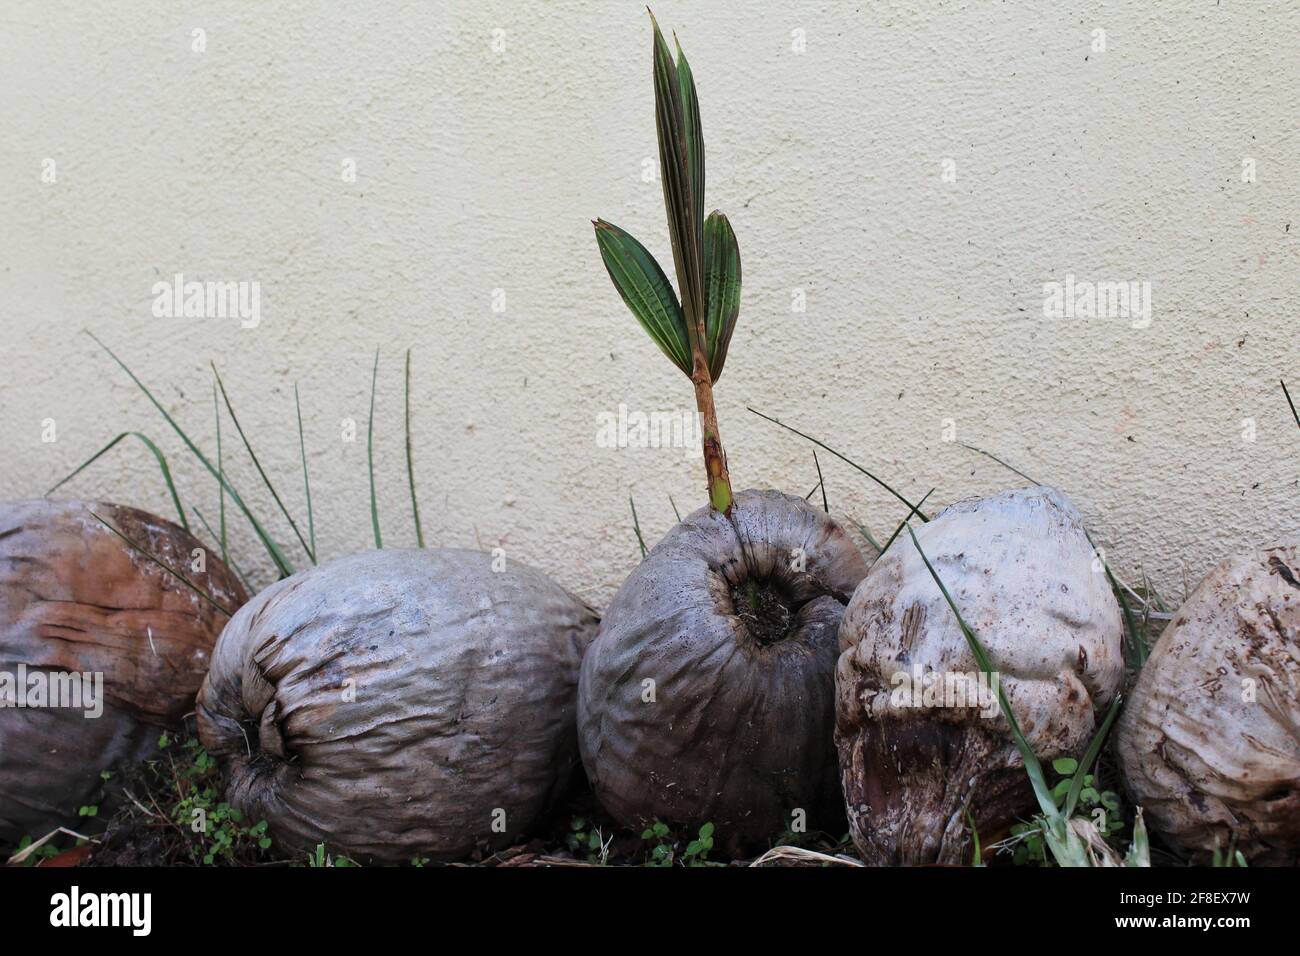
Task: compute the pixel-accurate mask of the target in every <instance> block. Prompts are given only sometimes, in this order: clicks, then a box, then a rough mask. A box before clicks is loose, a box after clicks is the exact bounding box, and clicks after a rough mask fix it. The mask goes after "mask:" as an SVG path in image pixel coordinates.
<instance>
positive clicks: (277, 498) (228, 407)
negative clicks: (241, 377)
mask: <svg viewBox="0 0 1300 956" xmlns="http://www.w3.org/2000/svg"><path fill="white" fill-rule="evenodd" d="M208 364H209V365H211V366H212V374H213V375H215V376H216V377H217V388H219V389H220V390H221V399H222V401H223V402H225V404H226V412H227V413H228V414H229V415H230V420H231V421H232V422H234V423H235V431H237V432H238V433H239V438H240V440H241V441H243V443H244V448H245V449H246V450H247V451H248V457H249V458H251V459H253V467H255V468H256V469H257V473H258V474H259V475H261V476H262V482H263V483H264V484H265V485H266V490H267V491H269V492H270V493H271V498H272V499H274V501H275V504H276V507H278V508H279V509H280V514H282V515H284V519H285V520H286V521H288V522H289V527H290V528H292V529H293V533H294V536H295V537H297V539H298V543H299V544H300V545H302V549H303V550H304V551H306V552H307V557H308V559H309V560H310V561H311V563H312V564H315V563H316V555H315V554H314V553H313V552H312V549H311V546H310V545H309V544H307V539H306V538H304V537H303V536H302V532H301V531H299V530H298V522H296V521H294V520H293V515H291V514H290V513H289V509H288V508H286V507H285V505H284V502H283V501H281V500H280V495H279V493H278V492H277V491H276V490H275V485H273V484H271V478H270V476H269V475H267V473H266V469H265V468H263V467H262V463H261V462H260V461H258V459H257V453H256V452H255V451H253V445H252V443H251V442H250V441H249V440H248V436H247V435H246V434H244V426H243V425H241V424H239V416H237V415H236V414H235V406H234V405H232V404H231V403H230V396H229V395H228V394H226V383H225V382H223V381H222V380H221V373H220V372H218V371H217V363H216V362H209V363H208Z"/></svg>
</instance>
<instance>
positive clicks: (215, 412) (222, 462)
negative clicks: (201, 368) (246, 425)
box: [212, 380, 230, 562]
mask: <svg viewBox="0 0 1300 956" xmlns="http://www.w3.org/2000/svg"><path fill="white" fill-rule="evenodd" d="M212 418H213V420H214V421H215V422H216V426H217V474H218V476H219V477H218V478H217V500H218V506H217V507H218V508H219V514H218V515H217V517H218V519H219V520H220V522H221V560H222V561H227V562H228V561H229V559H230V554H229V552H228V550H227V548H226V489H225V486H224V485H223V484H222V479H223V478H224V477H225V474H226V459H225V455H223V454H222V451H221V405H220V404H219V403H218V402H217V383H216V381H215V380H214V381H213V383H212Z"/></svg>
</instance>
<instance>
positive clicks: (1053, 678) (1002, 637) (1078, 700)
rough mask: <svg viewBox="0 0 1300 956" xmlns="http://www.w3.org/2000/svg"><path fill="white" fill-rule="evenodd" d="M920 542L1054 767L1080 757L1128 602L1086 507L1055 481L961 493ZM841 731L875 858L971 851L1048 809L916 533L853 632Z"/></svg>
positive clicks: (895, 553) (863, 605) (948, 856)
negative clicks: (1036, 810)
mask: <svg viewBox="0 0 1300 956" xmlns="http://www.w3.org/2000/svg"><path fill="white" fill-rule="evenodd" d="M914 527H915V530H916V537H917V539H918V540H919V541H920V543H921V547H922V548H923V549H924V551H925V554H926V556H927V557H928V558H929V559H930V561H931V563H932V564H933V565H934V568H935V570H936V571H937V572H938V575H939V577H940V579H941V580H942V581H943V582H944V585H945V586H946V587H947V589H948V591H949V593H950V594H951V595H952V597H953V600H954V601H955V603H956V604H957V606H958V608H960V609H961V612H962V615H963V617H964V618H965V620H966V622H967V624H968V625H970V627H971V628H972V629H973V630H974V631H975V633H976V634H977V635H978V636H979V638H980V640H981V641H982V642H983V643H984V645H985V647H986V648H987V649H988V652H989V655H990V656H991V658H992V660H993V663H994V666H995V668H996V670H997V671H998V673H999V679H1000V681H1001V684H1002V687H1003V688H1004V689H1005V691H1006V694H1007V697H1008V699H1009V700H1010V703H1011V706H1012V708H1013V709H1014V712H1015V714H1016V717H1017V719H1018V720H1019V722H1020V726H1021V729H1022V730H1023V732H1024V734H1025V736H1026V738H1027V739H1028V741H1029V744H1030V746H1031V747H1033V749H1034V752H1035V753H1036V754H1037V755H1038V757H1039V758H1040V759H1042V760H1043V761H1045V762H1046V761H1050V760H1052V759H1054V758H1056V757H1059V756H1063V755H1074V756H1078V755H1079V754H1080V753H1081V752H1082V750H1083V749H1084V748H1085V747H1086V746H1087V743H1088V740H1089V739H1090V738H1091V736H1092V734H1093V731H1094V729H1095V728H1096V726H1097V724H1098V723H1099V721H1100V717H1101V715H1102V713H1103V712H1104V710H1105V708H1106V706H1107V705H1108V704H1109V703H1110V702H1111V700H1112V698H1113V697H1114V696H1115V694H1116V693H1117V692H1118V690H1119V687H1120V681H1121V678H1122V672H1123V661H1122V655H1121V637H1122V628H1121V622H1120V611H1119V607H1118V605H1117V604H1116V601H1115V598H1114V595H1113V594H1112V593H1111V590H1110V588H1109V586H1108V584H1107V579H1106V575H1105V573H1104V571H1103V569H1102V567H1101V565H1100V563H1099V562H1096V563H1094V562H1095V559H1094V555H1093V549H1092V546H1091V545H1090V544H1089V542H1088V538H1087V536H1086V535H1085V533H1084V529H1083V524H1082V522H1081V520H1080V518H1079V515H1078V513H1077V512H1076V511H1075V509H1074V507H1073V506H1072V505H1071V504H1070V502H1069V501H1068V500H1067V499H1066V497H1065V496H1064V495H1062V494H1061V493H1060V492H1058V491H1055V490H1053V489H1051V488H1047V487H1042V486H1038V487H1031V488H1021V489H1017V490H1014V491H1007V492H1003V493H1001V494H997V495H993V496H991V497H988V498H978V499H970V500H966V501H960V502H958V503H956V504H954V505H952V506H951V507H949V508H947V509H945V510H944V511H942V512H941V513H940V514H939V515H937V516H936V517H935V518H934V519H933V520H931V521H930V522H928V523H925V524H921V523H919V522H917V523H916V524H915V525H914ZM839 638H840V647H841V648H842V649H843V653H842V654H841V655H840V658H839V664H838V668H837V671H836V675H835V684H836V692H837V696H836V723H835V740H836V743H837V745H838V748H839V756H840V767H841V772H842V779H843V785H844V797H845V802H846V805H847V810H848V815H849V824H850V829H851V832H852V835H853V841H854V843H855V844H856V845H857V847H858V850H859V851H860V852H861V854H862V856H863V858H864V859H865V860H867V861H868V862H869V863H873V864H920V863H930V862H942V863H954V862H958V861H960V860H964V859H967V858H968V856H969V849H968V845H969V827H968V823H967V821H966V819H965V816H964V811H965V810H966V809H967V807H969V810H970V812H971V814H972V816H973V818H974V822H975V825H976V828H977V829H978V831H979V833H980V835H981V838H982V839H983V840H984V841H985V842H986V843H987V842H988V841H989V840H990V839H993V838H996V837H997V836H998V835H999V834H1001V833H1002V832H1004V831H1005V829H1006V828H1007V827H1008V826H1009V825H1010V824H1011V823H1012V822H1014V821H1015V819H1016V818H1017V817H1018V816H1020V815H1022V814H1026V813H1028V812H1030V811H1032V809H1033V806H1034V798H1033V795H1032V792H1031V791H1030V789H1029V786H1028V782H1027V778H1026V776H1025V771H1024V765H1023V762H1022V760H1021V758H1020V755H1019V753H1018V751H1017V749H1016V746H1015V742H1014V741H1013V739H1012V736H1011V731H1010V725H1009V724H1008V723H1007V721H1006V719H1005V718H1004V717H1003V716H1002V715H1001V713H1000V711H999V708H998V704H997V700H996V697H995V695H994V687H993V685H992V684H991V683H989V682H988V681H987V680H986V679H985V678H984V677H983V675H982V674H981V672H980V668H979V665H978V664H977V663H976V661H975V658H974V656H973V655H972V653H971V651H970V647H969V645H968V643H967V641H966V638H965V636H964V635H963V634H962V631H961V629H960V626H959V624H958V622H957V618H956V617H955V616H954V615H953V613H952V609H951V608H950V607H949V606H948V603H947V602H946V601H945V599H944V597H943V595H942V593H941V592H940V590H939V588H938V586H937V585H936V584H935V582H934V578H933V577H932V576H931V575H930V572H929V571H928V570H927V569H926V567H925V564H924V562H923V561H922V559H921V555H920V554H919V553H918V551H917V549H916V547H915V545H914V544H913V543H912V541H911V539H910V537H908V536H906V535H902V536H899V538H898V539H897V540H896V541H895V542H894V543H893V545H891V546H890V548H889V549H888V550H887V551H886V552H885V553H884V555H883V556H882V557H881V558H880V559H879V560H877V561H876V563H875V564H874V565H873V566H872V568H871V571H870V573H869V574H868V575H867V576H866V578H865V579H864V580H863V582H862V584H861V585H860V586H859V587H858V589H857V591H856V592H855V593H854V595H853V600H852V601H851V602H850V603H849V606H848V609H847V610H846V611H845V613H844V620H843V623H842V625H841V627H840V634H839Z"/></svg>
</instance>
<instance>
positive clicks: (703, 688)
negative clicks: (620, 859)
mask: <svg viewBox="0 0 1300 956" xmlns="http://www.w3.org/2000/svg"><path fill="white" fill-rule="evenodd" d="M865 573H866V564H865V563H864V561H863V559H862V556H861V555H860V554H859V553H858V549H857V548H856V547H855V546H854V544H853V542H852V541H851V540H850V539H849V538H848V536H847V535H846V534H845V533H844V531H843V530H842V529H841V528H840V527H839V525H837V524H836V523H835V522H834V521H833V520H831V518H830V517H829V516H828V515H826V514H825V513H823V512H822V511H821V510H820V509H817V508H813V507H812V506H810V505H809V504H808V503H807V502H806V501H804V500H803V499H802V498H794V497H791V496H789V495H783V494H781V493H780V492H775V491H745V492H742V493H740V494H739V495H737V496H736V501H735V506H734V507H733V509H732V512H731V516H730V517H726V516H724V515H722V514H719V513H718V512H717V511H715V510H713V509H712V508H701V509H700V510H699V511H696V512H695V513H694V514H692V515H690V516H689V517H687V518H686V520H684V521H683V522H682V523H681V524H679V525H677V526H676V527H675V528H673V529H672V530H671V531H670V532H669V533H668V534H667V536H666V537H665V538H664V539H663V540H662V541H661V542H659V544H657V545H656V546H655V547H654V549H653V550H652V551H651V552H650V553H649V554H648V555H647V556H646V558H645V560H644V561H642V562H641V564H640V565H639V566H638V567H637V568H636V570H634V571H633V572H632V574H631V575H629V577H628V578H627V580H626V581H625V582H624V583H623V586H622V587H620V588H619V590H618V593H617V594H616V595H615V596H614V600H613V602H612V603H611V604H610V606H609V609H608V610H607V611H606V613H605V617H604V620H603V622H602V624H601V629H600V637H599V638H598V639H597V641H596V643H595V644H593V645H592V647H591V649H590V651H588V653H587V657H586V659H585V660H584V661H583V666H582V683H581V687H580V691H579V709H578V722H579V739H580V740H581V744H582V759H583V764H584V766H585V767H586V769H587V777H588V779H589V780H590V781H591V785H592V788H593V789H594V790H595V792H596V794H597V795H598V796H599V797H600V801H601V803H602V804H604V805H605V807H606V809H608V810H609V811H610V812H611V813H612V814H613V815H614V816H615V817H617V818H618V819H619V820H620V821H621V822H623V823H624V824H627V825H629V826H633V827H638V828H639V827H642V826H645V825H646V824H648V823H651V822H653V821H654V820H656V819H658V820H663V821H665V822H670V823H675V824H676V823H680V824H687V825H690V824H695V825H698V824H700V823H703V822H712V823H714V824H715V825H716V827H717V833H718V834H719V836H720V838H722V839H724V840H727V841H729V842H731V843H733V844H743V843H745V842H747V841H762V840H766V839H774V838H776V837H778V836H780V834H781V833H782V831H783V830H785V829H786V827H787V826H788V825H789V824H790V823H791V822H792V820H793V821H796V822H802V823H804V824H806V825H808V826H810V827H811V828H816V827H817V825H818V824H819V823H820V824H821V825H822V826H825V827H827V828H830V827H831V826H832V825H834V820H835V817H837V816H838V815H839V788H838V786H837V780H836V765H835V752H834V747H833V744H832V740H831V724H832V720H833V718H834V697H835V688H834V678H833V673H834V669H835V659H836V656H837V654H838V644H837V637H836V635H837V632H838V629H839V623H840V617H841V615H842V614H843V613H844V605H845V603H846V602H847V601H848V598H849V595H850V594H852V593H853V588H854V587H855V586H856V585H857V583H858V581H860V580H861V579H862V576H863V574H865ZM832 809H833V812H829V811H832ZM839 823H840V824H841V825H842V818H840V820H839Z"/></svg>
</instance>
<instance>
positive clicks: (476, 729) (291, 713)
mask: <svg viewBox="0 0 1300 956" xmlns="http://www.w3.org/2000/svg"><path fill="white" fill-rule="evenodd" d="M596 625H597V619H596V616H595V614H594V613H593V612H592V611H591V610H590V609H589V608H588V607H586V606H585V605H584V604H582V603H581V602H580V601H578V600H577V599H576V598H574V597H573V596H571V595H570V594H569V593H568V592H566V591H565V590H564V589H563V588H561V587H559V586H558V585H557V584H555V583H554V582H552V581H551V580H550V579H549V578H547V577H546V576H545V575H543V574H542V573H540V572H538V571H535V570H532V569H531V568H528V567H526V566H524V565H522V564H519V563H518V562H515V561H504V559H500V558H498V559H496V560H495V563H494V558H493V557H492V556H491V555H488V554H483V553H481V552H478V551H461V550H451V549H441V550H429V551H424V550H419V551H416V550H384V551H367V552H364V553H361V554H354V555H351V556H349V557H345V558H340V559H338V560H336V561H331V562H330V563H328V564H323V565H321V566H319V567H315V568H312V569H310V570H307V571H303V572H301V573H299V574H295V575H294V576H293V577H290V578H286V579H284V580H282V581H280V582H278V583H276V584H274V585H272V586H271V587H269V588H267V589H266V590H265V591H263V592H262V593H261V594H259V595H257V597H255V598H254V599H253V600H252V601H251V602H249V604H248V605H246V606H245V607H244V609H243V610H242V611H240V613H239V614H238V615H236V617H235V619H234V620H232V621H231V622H230V624H229V626H228V627H227V628H226V630H225V631H224V632H223V633H222V635H221V639H220V641H219V642H218V644H217V649H216V652H215V654H214V656H213V662H212V669H211V672H210V673H209V674H208V679H207V680H206V681H205V683H204V685H203V690H202V692H201V693H200V695H199V709H198V717H199V733H200V735H201V738H202V741H203V745H204V746H205V747H207V748H208V750H209V751H210V752H212V753H214V754H217V755H218V756H220V757H221V758H222V759H223V760H224V761H225V762H226V764H227V766H228V769H229V781H230V782H229V786H228V789H227V796H228V799H229V800H230V802H231V804H232V805H233V806H235V807H236V808H238V809H239V810H241V811H242V812H243V813H244V814H245V816H246V818H247V819H251V820H262V819H264V820H266V821H267V822H268V823H269V825H270V830H271V834H272V837H273V838H274V839H275V840H276V841H277V844H278V845H280V846H282V847H285V848H289V849H295V850H298V851H308V852H309V851H310V850H311V849H312V848H313V847H315V846H316V845H317V844H320V843H324V844H325V845H326V846H327V847H328V848H329V850H330V851H331V852H333V853H338V854H343V855H345V856H348V857H351V858H353V859H356V860H359V861H363V862H367V861H374V862H389V863H399V862H404V861H408V860H410V859H411V858H413V857H431V858H435V859H443V860H447V859H454V858H457V857H462V856H465V855H466V854H468V853H470V852H471V851H472V850H474V849H475V847H476V846H482V847H486V848H502V847H505V846H508V845H510V844H511V842H513V841H516V840H518V839H519V838H520V837H521V836H522V835H523V834H524V833H525V832H526V831H527V830H528V828H529V826H530V825H531V824H532V823H533V821H534V820H535V819H536V818H537V816H538V815H539V814H540V813H541V812H542V811H544V810H545V809H546V808H547V807H548V805H549V804H550V803H551V802H552V800H553V799H554V798H555V797H556V796H557V795H558V794H559V792H560V791H561V789H562V788H563V786H564V785H565V783H566V782H567V781H568V778H569V776H570V772H571V770H572V769H573V767H574V766H575V765H576V761H577V739H576V737H575V735H574V710H575V691H576V688H577V682H578V666H579V663H580V661H581V659H582V652H583V650H584V649H585V648H586V646H587V644H588V643H589V642H590V641H591V639H592V637H594V635H595V632H596Z"/></svg>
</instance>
